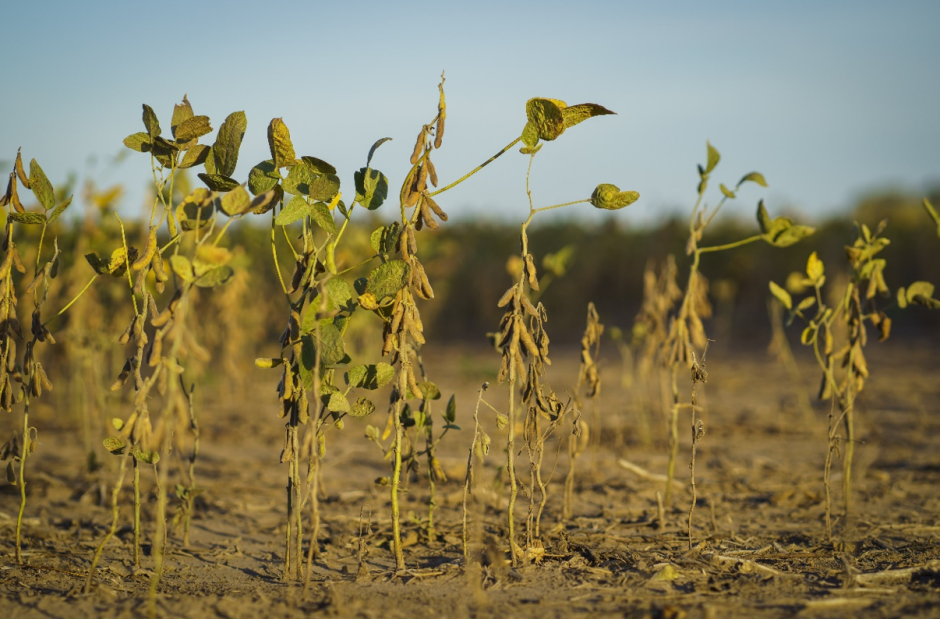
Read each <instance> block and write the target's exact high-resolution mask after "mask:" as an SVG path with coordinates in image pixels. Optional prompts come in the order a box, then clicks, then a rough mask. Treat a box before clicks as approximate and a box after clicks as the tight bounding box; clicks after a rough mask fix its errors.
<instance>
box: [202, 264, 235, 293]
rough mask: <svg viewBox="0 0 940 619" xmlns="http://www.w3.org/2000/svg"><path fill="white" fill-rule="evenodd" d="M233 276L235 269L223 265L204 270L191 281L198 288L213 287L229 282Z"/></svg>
mask: <svg viewBox="0 0 940 619" xmlns="http://www.w3.org/2000/svg"><path fill="white" fill-rule="evenodd" d="M233 277H235V271H234V270H233V269H232V267H230V266H228V265H225V266H221V267H216V268H214V269H212V270H210V271H206V272H205V273H203V274H202V275H200V276H199V277H197V278H196V281H195V282H193V283H194V284H196V285H197V286H199V287H200V288H215V287H216V286H223V285H225V284H227V283H229V282H230V281H231V280H232V278H233Z"/></svg>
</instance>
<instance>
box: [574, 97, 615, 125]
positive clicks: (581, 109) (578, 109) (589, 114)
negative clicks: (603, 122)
mask: <svg viewBox="0 0 940 619" xmlns="http://www.w3.org/2000/svg"><path fill="white" fill-rule="evenodd" d="M607 114H616V112H612V111H610V110H608V109H607V108H606V107H604V106H603V105H597V104H596V103H579V104H578V105H572V106H569V107H566V108H562V110H561V116H562V118H563V119H564V121H565V129H570V128H572V127H574V126H575V125H577V124H578V123H580V122H583V121H585V120H587V119H588V118H593V117H594V116H605V115H607Z"/></svg>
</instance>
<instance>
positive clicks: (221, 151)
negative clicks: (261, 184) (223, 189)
mask: <svg viewBox="0 0 940 619" xmlns="http://www.w3.org/2000/svg"><path fill="white" fill-rule="evenodd" d="M247 128H248V119H247V118H246V117H245V112H232V113H231V114H229V115H228V116H227V117H226V118H225V122H223V123H222V126H221V127H219V133H218V134H217V135H216V136H215V144H214V145H213V146H212V156H213V157H214V158H215V168H216V173H217V174H221V175H222V176H231V175H233V174H235V166H236V165H237V164H238V150H239V149H240V148H241V145H242V138H244V137H245V131H246V129H247ZM285 129H286V128H285ZM268 189H270V187H269V188H268ZM265 191H267V190H265ZM252 193H254V192H252Z"/></svg>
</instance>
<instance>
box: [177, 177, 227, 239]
mask: <svg viewBox="0 0 940 619" xmlns="http://www.w3.org/2000/svg"><path fill="white" fill-rule="evenodd" d="M236 186H237V185H236ZM214 213H215V204H214V203H213V199H212V194H211V193H210V192H209V190H208V189H204V188H202V187H199V188H197V189H195V190H194V191H193V192H192V193H191V194H189V195H188V196H186V197H185V198H184V199H183V201H182V202H180V204H179V206H177V207H176V219H177V220H178V221H179V223H180V227H182V228H183V230H186V231H190V230H195V229H197V228H202V227H204V226H207V225H209V221H210V220H211V219H212V216H213V215H214Z"/></svg>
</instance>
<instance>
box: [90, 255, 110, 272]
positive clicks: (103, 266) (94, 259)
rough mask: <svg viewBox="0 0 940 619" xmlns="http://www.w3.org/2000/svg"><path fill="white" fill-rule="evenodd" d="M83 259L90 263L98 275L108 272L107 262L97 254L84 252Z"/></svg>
mask: <svg viewBox="0 0 940 619" xmlns="http://www.w3.org/2000/svg"><path fill="white" fill-rule="evenodd" d="M85 260H87V261H88V264H90V265H91V268H93V269H94V270H95V273H97V274H98V275H107V274H108V263H107V262H104V261H102V260H101V258H99V257H98V255H97V254H94V253H91V254H85Z"/></svg>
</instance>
